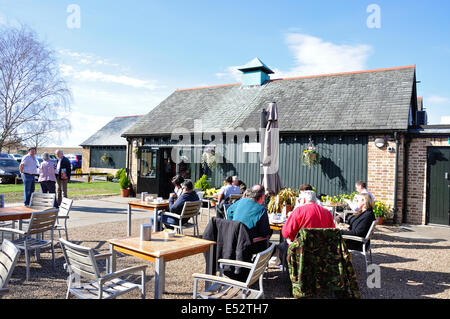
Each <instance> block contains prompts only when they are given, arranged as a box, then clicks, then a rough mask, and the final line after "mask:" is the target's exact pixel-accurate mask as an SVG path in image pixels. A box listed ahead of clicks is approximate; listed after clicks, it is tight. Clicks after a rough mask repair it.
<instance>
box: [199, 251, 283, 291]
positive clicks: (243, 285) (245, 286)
mask: <svg viewBox="0 0 450 319" xmlns="http://www.w3.org/2000/svg"><path fill="white" fill-rule="evenodd" d="M274 249H275V244H272V245H271V246H270V247H269V248H267V249H266V250H264V251H263V252H260V253H258V254H257V255H256V257H255V259H254V261H253V263H248V262H242V261H237V260H229V259H219V260H218V263H219V265H220V275H219V276H212V275H207V274H198V273H195V274H193V275H192V276H193V277H194V294H193V297H194V299H197V298H202V299H218V298H221V299H232V298H242V299H259V298H261V297H263V295H264V290H263V275H264V271H265V270H266V268H267V265H268V263H269V259H270V257H271V256H272V252H273V250H274ZM225 265H230V266H238V267H244V268H248V269H250V272H249V274H248V277H247V280H246V281H245V282H244V281H238V280H233V279H230V278H226V277H223V266H225ZM199 280H204V281H205V282H209V283H213V284H212V285H211V286H210V287H209V288H207V289H206V290H205V291H203V292H201V293H198V292H197V287H198V281H199ZM257 281H259V289H252V288H250V286H252V285H253V284H254V283H256V282H257Z"/></svg>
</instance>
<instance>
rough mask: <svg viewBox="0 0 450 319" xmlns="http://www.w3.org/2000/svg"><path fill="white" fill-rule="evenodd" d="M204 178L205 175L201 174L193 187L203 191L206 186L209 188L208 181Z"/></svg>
mask: <svg viewBox="0 0 450 319" xmlns="http://www.w3.org/2000/svg"><path fill="white" fill-rule="evenodd" d="M206 179H207V176H206V175H205V174H203V175H202V177H200V179H199V180H198V181H196V182H195V185H194V188H198V189H201V190H202V192H205V191H206V190H207V189H208V188H210V186H209V183H208V181H207V180H206Z"/></svg>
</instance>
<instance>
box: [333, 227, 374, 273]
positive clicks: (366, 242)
mask: <svg viewBox="0 0 450 319" xmlns="http://www.w3.org/2000/svg"><path fill="white" fill-rule="evenodd" d="M379 220H380V218H377V219H376V220H374V221H373V222H372V225H370V228H369V231H368V232H367V235H366V237H359V236H352V235H342V238H343V239H345V240H354V241H357V242H360V243H361V248H362V249H361V250H354V249H349V250H348V251H349V252H350V253H352V254H354V253H355V254H359V255H363V256H364V261H365V263H366V274H367V267H368V266H369V263H368V262H367V256H369V260H370V263H372V249H371V246H370V238H372V235H373V233H374V232H375V226H376V225H377V223H378V222H379Z"/></svg>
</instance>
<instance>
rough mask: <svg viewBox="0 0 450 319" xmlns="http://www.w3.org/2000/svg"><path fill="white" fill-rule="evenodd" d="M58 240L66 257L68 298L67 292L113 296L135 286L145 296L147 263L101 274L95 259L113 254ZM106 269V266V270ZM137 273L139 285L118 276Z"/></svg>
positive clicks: (91, 295)
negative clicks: (139, 275) (96, 253)
mask: <svg viewBox="0 0 450 319" xmlns="http://www.w3.org/2000/svg"><path fill="white" fill-rule="evenodd" d="M59 241H60V243H61V247H62V249H63V254H64V258H65V260H66V264H65V268H66V269H67V272H68V273H69V280H68V288H67V293H66V298H67V299H68V298H69V296H70V294H73V295H75V296H76V297H78V298H81V299H112V298H116V297H117V296H120V295H122V294H124V293H127V292H129V291H132V290H134V289H141V298H142V299H144V298H145V269H146V268H147V266H146V265H139V266H133V267H129V268H126V269H122V270H119V271H116V272H112V273H107V274H106V275H104V276H102V275H101V274H100V271H99V269H98V265H97V260H99V259H105V258H106V259H107V260H108V258H111V256H112V254H110V253H106V254H100V255H95V253H94V249H92V248H88V247H84V246H80V245H76V244H73V243H71V242H68V241H66V240H64V239H62V238H60V239H59ZM111 262H112V260H111ZM109 268H110V267H106V269H107V270H108V269H109ZM136 272H140V273H141V284H140V285H138V284H134V283H131V282H129V281H125V280H123V279H121V278H120V276H124V275H128V274H131V273H136ZM86 280H87V282H86Z"/></svg>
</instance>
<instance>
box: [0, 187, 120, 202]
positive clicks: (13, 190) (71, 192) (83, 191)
mask: <svg viewBox="0 0 450 319" xmlns="http://www.w3.org/2000/svg"><path fill="white" fill-rule="evenodd" d="M23 188H24V186H23V184H18V185H14V184H6V185H0V194H4V195H5V202H6V203H18V202H23ZM35 192H36V193H39V192H41V187H40V185H39V183H36V190H35ZM67 192H68V196H69V198H71V199H79V198H83V197H84V196H89V195H104V194H105V195H106V194H107V195H114V194H117V195H119V194H120V186H119V184H118V183H111V182H91V183H86V182H74V183H69V184H68V186H67Z"/></svg>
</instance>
